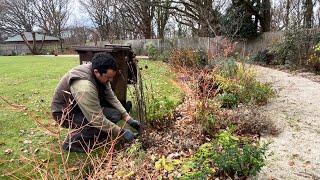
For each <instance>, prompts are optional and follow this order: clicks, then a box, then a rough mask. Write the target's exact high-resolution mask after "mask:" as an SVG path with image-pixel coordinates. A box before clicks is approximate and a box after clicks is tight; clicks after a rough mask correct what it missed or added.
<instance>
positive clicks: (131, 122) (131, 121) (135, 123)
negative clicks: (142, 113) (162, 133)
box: [127, 118, 141, 133]
mask: <svg viewBox="0 0 320 180" xmlns="http://www.w3.org/2000/svg"><path fill="white" fill-rule="evenodd" d="M127 122H128V124H129V125H130V126H131V127H133V128H134V129H135V130H137V131H138V132H139V133H140V127H141V124H140V122H139V121H137V120H134V119H133V118H130V119H129V120H128V121H127Z"/></svg>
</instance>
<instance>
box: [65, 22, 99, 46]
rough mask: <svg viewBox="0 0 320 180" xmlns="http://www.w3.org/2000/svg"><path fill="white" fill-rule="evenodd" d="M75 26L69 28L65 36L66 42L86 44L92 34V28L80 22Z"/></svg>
mask: <svg viewBox="0 0 320 180" xmlns="http://www.w3.org/2000/svg"><path fill="white" fill-rule="evenodd" d="M75 24H76V25H75V26H71V27H69V28H68V30H67V32H68V33H67V36H65V37H64V42H65V43H66V44H74V45H85V44H86V42H87V41H88V40H90V36H93V35H92V29H91V28H89V27H86V26H84V25H79V24H80V23H75Z"/></svg>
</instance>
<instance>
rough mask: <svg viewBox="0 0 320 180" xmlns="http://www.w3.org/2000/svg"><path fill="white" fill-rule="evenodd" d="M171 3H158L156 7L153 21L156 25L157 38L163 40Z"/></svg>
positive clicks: (167, 0) (165, 1)
mask: <svg viewBox="0 0 320 180" xmlns="http://www.w3.org/2000/svg"><path fill="white" fill-rule="evenodd" d="M171 4H172V3H171V2H170V1H169V0H164V1H160V2H159V4H158V5H157V6H156V16H155V20H156V23H157V32H158V38H160V39H163V38H164V34H165V28H166V25H167V23H168V20H169V17H170V15H171V13H172V10H171V9H170V7H171Z"/></svg>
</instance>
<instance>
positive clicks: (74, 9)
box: [67, 0, 93, 26]
mask: <svg viewBox="0 0 320 180" xmlns="http://www.w3.org/2000/svg"><path fill="white" fill-rule="evenodd" d="M70 10H71V13H70V17H69V20H68V22H67V24H68V25H76V24H78V25H85V26H93V24H92V22H91V19H90V17H89V15H88V13H87V12H86V10H84V9H83V8H82V7H81V6H80V2H79V0H71V5H70Z"/></svg>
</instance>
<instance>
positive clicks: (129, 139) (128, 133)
mask: <svg viewBox="0 0 320 180" xmlns="http://www.w3.org/2000/svg"><path fill="white" fill-rule="evenodd" d="M122 137H123V138H124V139H125V140H126V141H127V142H132V141H133V140H134V134H133V133H132V131H130V130H129V129H123V130H122Z"/></svg>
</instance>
